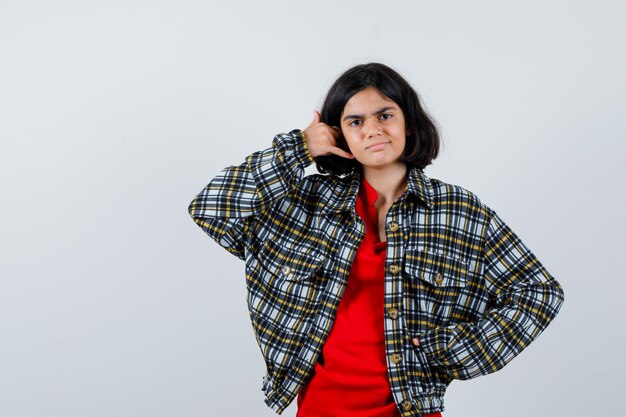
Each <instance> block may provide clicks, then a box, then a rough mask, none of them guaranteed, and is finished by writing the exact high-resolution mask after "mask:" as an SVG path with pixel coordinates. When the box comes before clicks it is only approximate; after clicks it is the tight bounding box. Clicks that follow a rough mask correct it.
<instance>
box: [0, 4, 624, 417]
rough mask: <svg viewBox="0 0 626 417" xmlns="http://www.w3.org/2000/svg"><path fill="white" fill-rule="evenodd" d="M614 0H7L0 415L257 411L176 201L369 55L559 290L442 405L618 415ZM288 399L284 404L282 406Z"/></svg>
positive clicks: (619, 25)
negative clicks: (420, 105)
mask: <svg viewBox="0 0 626 417" xmlns="http://www.w3.org/2000/svg"><path fill="white" fill-rule="evenodd" d="M625 17H626V5H625V3H624V2H622V1H618V0H616V1H607V0H601V1H594V2H591V1H589V2H584V1H565V0H560V1H551V0H542V1H537V0H532V1H525V2H503V1H480V0H479V1H472V2H470V1H422V0H420V1H395V2H394V1H387V2H383V1H364V0H359V1H319V0H318V1H314V2H313V1H307V2H300V1H276V0H271V1H268V0H264V1H258V2H253V1H248V2H241V1H240V2H237V1H228V2H227V1H223V2H222V1H181V0H178V1H173V0H170V1H148V0H134V1H132V0H131V1H129V0H125V1H106V2H105V1H98V2H96V1H79V0H76V1H70V0H56V1H32V0H21V1H17V0H16V1H9V0H1V1H0V138H1V151H0V181H1V183H0V186H1V190H2V216H1V218H0V228H1V229H0V232H1V236H2V238H1V239H0V245H1V247H0V250H1V251H0V416H3V417H4V416H7V417H35V416H42V417H50V416H58V417H74V416H76V417H79V416H80V417H85V416H90V417H91V416H94V417H100V416H102V417H104V416H106V417H111V416H115V417H118V416H120V417H122V416H123V417H127V416H128V417H136V416H150V417H161V416H163V417H165V416H167V417H169V416H185V417H187V416H189V417H192V416H193V417H195V416H241V417H250V416H272V415H274V413H273V412H272V411H271V410H269V409H267V408H266V406H265V404H264V403H263V400H262V393H261V391H260V386H261V377H262V375H263V360H262V357H261V353H260V351H259V349H258V347H257V345H256V342H255V341H254V337H253V333H252V328H251V325H250V323H249V320H248V316H247V311H246V304H245V283H244V276H243V263H242V262H241V261H239V260H238V259H237V258H235V257H234V256H231V255H229V254H228V253H227V252H226V251H224V250H223V249H222V248H220V247H219V246H218V245H217V244H216V243H215V242H213V241H212V240H211V239H210V238H208V237H207V236H206V235H204V234H203V233H202V231H201V230H200V228H198V227H197V226H196V225H195V224H194V223H193V222H192V220H191V218H190V217H189V215H188V213H187V205H188V204H189V202H190V201H191V199H192V198H193V197H194V196H195V195H196V194H197V193H198V192H200V190H201V189H202V188H203V187H204V185H206V183H208V181H209V180H210V179H211V178H212V177H213V176H214V175H215V174H217V172H219V170H221V169H222V168H223V167H225V166H227V165H231V164H236V163H239V162H241V161H243V158H244V157H245V156H246V155H247V154H249V153H251V152H253V151H256V150H259V149H263V148H266V147H269V146H270V144H271V140H272V138H273V136H274V135H275V134H277V133H279V132H286V131H289V130H291V129H293V128H296V127H299V128H304V127H306V126H307V125H308V124H309V122H310V120H311V114H312V111H313V110H314V109H315V108H318V109H319V108H320V106H321V103H322V100H323V98H324V95H325V93H326V91H327V90H328V88H329V87H330V85H331V83H332V82H333V81H334V80H335V79H336V78H337V76H339V75H340V74H341V73H342V72H343V71H345V70H346V69H347V68H349V67H351V66H353V65H356V64H360V63H364V62H369V61H379V62H383V63H386V64H388V65H390V66H392V67H393V68H395V69H396V70H398V71H399V72H400V73H401V74H402V75H404V76H405V77H406V78H407V79H408V80H409V81H410V82H411V83H412V84H413V86H414V87H415V88H416V89H417V91H418V92H419V93H420V95H421V97H422V99H423V101H424V103H425V105H426V108H427V110H428V111H429V112H430V113H431V114H432V116H433V117H434V118H435V119H436V121H437V122H438V124H439V126H441V132H442V136H443V139H444V147H443V150H442V152H441V154H440V157H439V158H438V159H436V160H435V162H434V163H433V165H431V166H429V167H428V168H427V169H426V170H425V172H426V174H427V175H428V176H430V177H434V178H439V179H441V180H444V181H446V182H450V183H453V184H458V185H461V186H463V187H465V188H467V189H469V190H471V191H473V192H474V193H476V194H477V195H478V196H479V197H480V198H481V199H482V200H483V201H484V202H485V203H487V204H488V205H489V206H490V207H492V208H493V209H495V210H496V211H497V212H498V213H499V214H500V215H501V216H502V218H503V219H504V220H505V221H506V222H507V224H509V225H510V226H511V227H512V228H513V229H514V230H515V231H516V232H517V233H518V235H519V236H520V237H521V238H522V239H523V240H524V242H525V243H526V244H527V245H528V246H529V247H530V248H531V249H532V251H533V252H534V253H535V254H536V255H537V256H538V257H539V259H540V260H541V261H542V263H543V264H544V265H545V266H546V268H547V269H548V270H549V271H550V272H551V273H552V274H553V275H554V276H555V277H556V278H557V279H558V280H559V282H560V283H561V284H562V285H563V287H564V289H565V295H566V299H565V303H564V305H563V308H562V310H561V313H560V314H559V315H558V316H557V318H556V319H555V321H554V322H553V323H552V324H551V326H550V327H548V329H547V330H546V332H545V333H544V334H543V335H542V336H541V337H540V338H539V339H538V340H537V341H536V342H535V343H533V344H532V345H531V346H530V347H529V348H528V349H527V350H525V351H524V352H523V353H522V354H521V355H520V356H519V357H518V358H516V359H515V360H514V361H513V362H511V363H510V364H509V365H508V366H507V367H505V368H504V369H503V370H501V371H499V372H497V373H495V374H492V375H489V376H486V377H481V378H478V379H475V380H471V381H455V382H453V383H452V385H451V387H450V389H449V390H448V394H447V396H446V406H447V407H446V411H445V412H444V416H445V417H478V416H480V417H490V416H493V417H495V416H498V417H501V416H510V417H516V416H520V417H521V416H529V415H533V416H556V417H560V416H567V417H579V416H580V417H582V416H608V415H617V414H619V413H621V412H623V383H624V380H623V376H624V372H625V371H626V366H625V360H624V358H625V356H626V355H624V353H623V352H624V319H625V315H624V311H623V309H624V302H623V300H624V293H625V291H626V288H625V285H624V272H623V271H624V265H623V260H622V261H620V258H619V255H623V253H624V251H625V249H626V248H625V245H624V235H625V233H626V222H625V221H624V202H625V201H624V189H625V183H626V181H625V179H626V146H625V145H626V142H625V139H626V135H625V132H626V117H625V116H626V59H625V57H624V40H625V39H626V25H625V24H624V21H625ZM294 414H295V405H294V406H292V407H290V408H289V409H288V410H287V411H285V413H284V415H286V416H293V415H294Z"/></svg>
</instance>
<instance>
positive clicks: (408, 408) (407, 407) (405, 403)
mask: <svg viewBox="0 0 626 417" xmlns="http://www.w3.org/2000/svg"><path fill="white" fill-rule="evenodd" d="M400 407H402V409H403V410H404V411H411V410H412V409H413V403H412V402H411V401H409V400H404V401H402V402H401V403H400Z"/></svg>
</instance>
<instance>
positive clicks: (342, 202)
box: [322, 167, 433, 214]
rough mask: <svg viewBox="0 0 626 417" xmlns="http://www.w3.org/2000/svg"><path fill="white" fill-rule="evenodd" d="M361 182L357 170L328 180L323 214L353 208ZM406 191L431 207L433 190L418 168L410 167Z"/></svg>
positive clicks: (428, 180) (428, 179)
mask: <svg viewBox="0 0 626 417" xmlns="http://www.w3.org/2000/svg"><path fill="white" fill-rule="evenodd" d="M360 183H361V173H360V172H359V171H358V170H355V171H353V172H352V173H350V174H347V175H346V176H344V177H341V178H339V177H335V178H334V181H331V182H330V188H331V190H329V193H330V199H328V200H327V203H326V205H325V206H324V208H323V209H322V213H323V214H327V213H337V212H343V211H349V210H352V209H353V208H354V205H355V203H356V196H357V193H358V191H359V186H360ZM407 191H408V192H409V194H410V195H413V196H415V197H417V198H418V199H419V200H421V201H422V202H423V203H424V204H425V205H426V206H427V207H428V208H429V209H431V208H432V207H433V195H432V194H433V190H432V186H431V184H430V178H428V177H427V176H426V174H424V171H422V170H421V169H419V168H415V167H413V168H410V170H409V178H408V182H407Z"/></svg>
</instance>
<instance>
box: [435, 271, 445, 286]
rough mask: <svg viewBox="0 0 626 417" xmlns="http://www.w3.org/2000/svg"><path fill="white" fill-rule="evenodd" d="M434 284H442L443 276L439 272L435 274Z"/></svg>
mask: <svg viewBox="0 0 626 417" xmlns="http://www.w3.org/2000/svg"><path fill="white" fill-rule="evenodd" d="M435 282H436V283H437V285H441V283H442V282H443V275H442V274H441V272H437V274H436V275H435Z"/></svg>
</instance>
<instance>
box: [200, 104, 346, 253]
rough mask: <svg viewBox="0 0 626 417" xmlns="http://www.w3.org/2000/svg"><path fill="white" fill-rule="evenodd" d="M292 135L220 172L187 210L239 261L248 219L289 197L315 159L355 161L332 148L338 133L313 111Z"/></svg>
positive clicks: (279, 139)
mask: <svg viewBox="0 0 626 417" xmlns="http://www.w3.org/2000/svg"><path fill="white" fill-rule="evenodd" d="M294 132H295V131H292V132H290V133H282V134H279V135H277V136H275V137H274V140H273V142H272V147H271V148H268V149H265V150H263V151H259V152H255V153H253V154H251V155H249V156H248V157H247V158H246V161H245V162H244V163H242V164H241V165H237V166H230V167H227V168H224V169H223V170H222V171H221V172H220V174H219V175H217V176H216V177H215V178H213V180H211V182H209V184H208V185H207V186H206V187H205V188H204V189H203V190H202V191H201V192H200V193H199V194H198V195H197V196H196V197H195V198H194V199H193V200H192V202H191V203H190V204H189V207H188V211H189V214H190V215H191V217H192V218H193V220H194V221H195V222H196V224H197V225H198V226H200V227H201V228H202V230H204V232H205V233H206V234H207V235H209V236H210V237H212V238H213V239H215V241H217V243H218V244H220V245H221V246H222V247H224V248H225V249H226V250H228V251H229V252H230V253H232V254H233V255H235V256H237V257H239V258H241V259H244V257H245V253H244V242H243V237H244V236H245V234H246V231H247V227H248V225H249V223H248V221H249V219H251V218H253V217H254V216H257V215H259V214H260V213H262V212H263V211H265V210H267V208H268V207H270V206H271V205H272V204H274V203H275V202H276V201H279V200H280V199H281V198H283V197H284V196H285V195H287V194H288V193H289V192H290V191H292V190H293V189H294V188H295V187H296V185H297V183H298V181H300V179H302V176H303V175H304V169H305V168H306V167H307V166H309V165H310V164H311V163H312V162H313V158H314V157H316V156H320V155H328V154H334V155H338V156H342V157H345V158H353V156H352V154H350V153H348V152H346V151H344V150H342V149H340V148H338V147H337V146H336V145H337V142H336V139H337V137H338V136H339V132H338V131H337V130H336V129H333V128H331V127H330V126H328V125H326V124H325V123H322V122H321V121H320V114H319V113H318V112H317V111H316V112H315V114H314V118H313V121H312V122H311V124H310V125H309V126H308V127H307V128H306V129H305V130H304V132H300V133H294Z"/></svg>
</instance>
